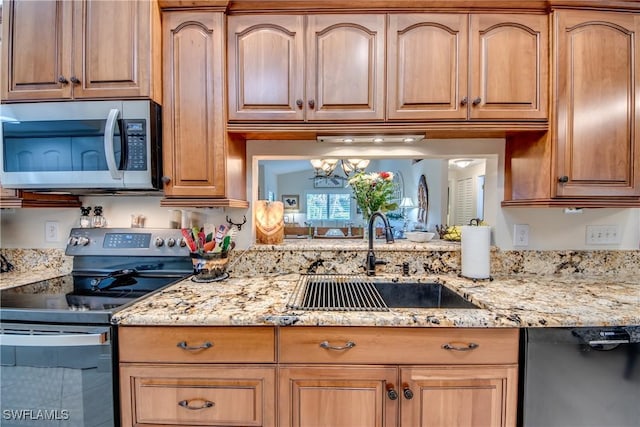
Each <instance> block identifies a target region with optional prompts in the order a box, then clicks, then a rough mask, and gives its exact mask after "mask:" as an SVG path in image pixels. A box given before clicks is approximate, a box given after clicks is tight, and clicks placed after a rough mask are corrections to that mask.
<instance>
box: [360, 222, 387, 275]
mask: <svg viewBox="0 0 640 427" xmlns="http://www.w3.org/2000/svg"><path fill="white" fill-rule="evenodd" d="M376 218H380V219H382V221H383V222H384V237H385V240H386V241H387V243H393V231H392V230H391V224H389V219H388V218H387V217H386V216H385V215H384V214H383V213H382V212H374V213H373V214H372V215H371V217H370V218H369V251H368V252H367V260H366V265H365V268H366V270H367V276H375V274H376V255H375V252H374V251H373V238H374V230H373V224H374V223H375V222H376Z"/></svg>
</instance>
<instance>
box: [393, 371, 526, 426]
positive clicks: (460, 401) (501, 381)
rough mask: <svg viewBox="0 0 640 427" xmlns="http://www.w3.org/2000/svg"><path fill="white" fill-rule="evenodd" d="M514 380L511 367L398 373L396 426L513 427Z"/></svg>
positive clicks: (514, 414) (515, 385)
mask: <svg viewBox="0 0 640 427" xmlns="http://www.w3.org/2000/svg"><path fill="white" fill-rule="evenodd" d="M517 376H518V368H517V366H515V365H512V366H455V365H452V366H438V367H427V366H411V367H403V368H401V369H400V387H401V388H402V390H401V391H400V395H401V396H402V397H401V399H402V402H401V404H400V405H401V408H402V409H401V411H400V412H401V418H400V425H401V426H407V427H409V426H423V427H431V426H433V427H436V426H470V427H471V426H485V427H504V426H513V425H515V422H516V401H517ZM453 408H455V410H454V409H453Z"/></svg>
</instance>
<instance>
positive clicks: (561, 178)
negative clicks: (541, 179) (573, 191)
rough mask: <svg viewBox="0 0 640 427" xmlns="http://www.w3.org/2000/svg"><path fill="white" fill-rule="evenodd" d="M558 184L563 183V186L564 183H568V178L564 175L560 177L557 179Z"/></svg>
mask: <svg viewBox="0 0 640 427" xmlns="http://www.w3.org/2000/svg"><path fill="white" fill-rule="evenodd" d="M558 182H561V183H563V184H564V183H565V182H569V177H568V176H566V175H562V176H561V177H560V178H558Z"/></svg>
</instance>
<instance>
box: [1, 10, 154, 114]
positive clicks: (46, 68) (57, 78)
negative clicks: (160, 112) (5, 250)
mask: <svg viewBox="0 0 640 427" xmlns="http://www.w3.org/2000/svg"><path fill="white" fill-rule="evenodd" d="M3 13H4V14H5V15H4V23H5V25H4V28H3V40H4V43H3V72H2V99H3V100H46V99H70V98H114V97H117V98H129V97H145V98H147V97H150V98H152V99H154V100H156V101H158V102H159V101H161V92H160V75H159V73H158V72H155V71H156V70H155V68H156V67H159V63H160V44H159V38H158V35H159V28H160V14H159V10H158V8H157V4H156V2H148V1H141V2H102V1H88V0H74V1H24V0H20V1H10V2H8V3H5V10H4V12H3Z"/></svg>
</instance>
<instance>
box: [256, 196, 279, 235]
mask: <svg viewBox="0 0 640 427" xmlns="http://www.w3.org/2000/svg"><path fill="white" fill-rule="evenodd" d="M255 217H256V242H257V243H265V244H278V243H282V241H283V239H284V204H283V203H282V202H269V201H267V200H257V201H256V203H255Z"/></svg>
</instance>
